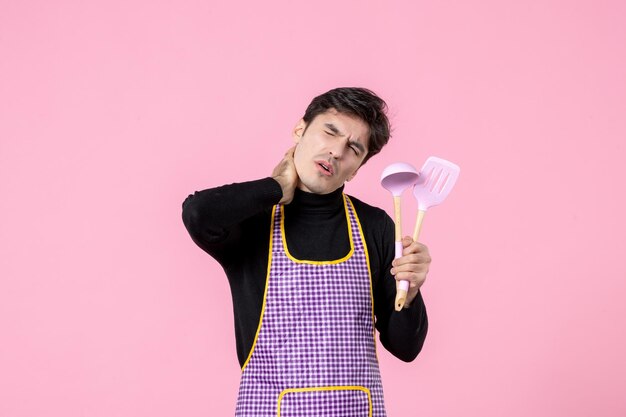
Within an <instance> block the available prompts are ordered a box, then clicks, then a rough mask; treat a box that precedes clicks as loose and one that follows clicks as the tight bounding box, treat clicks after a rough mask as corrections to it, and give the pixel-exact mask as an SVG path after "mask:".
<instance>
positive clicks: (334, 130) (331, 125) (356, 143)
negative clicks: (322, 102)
mask: <svg viewBox="0 0 626 417" xmlns="http://www.w3.org/2000/svg"><path fill="white" fill-rule="evenodd" d="M324 126H325V127H326V128H327V129H328V130H330V131H331V132H333V133H334V134H335V135H338V136H345V135H344V134H343V133H341V132H340V131H339V129H337V126H335V125H334V124H332V123H324ZM350 144H351V145H354V146H356V147H357V148H358V149H359V150H360V151H361V152H365V147H364V146H363V145H362V144H361V143H360V142H357V141H355V140H350Z"/></svg>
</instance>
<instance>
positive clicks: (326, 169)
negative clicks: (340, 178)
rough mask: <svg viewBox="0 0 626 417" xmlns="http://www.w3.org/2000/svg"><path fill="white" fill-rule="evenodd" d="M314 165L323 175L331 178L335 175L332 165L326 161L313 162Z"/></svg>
mask: <svg viewBox="0 0 626 417" xmlns="http://www.w3.org/2000/svg"><path fill="white" fill-rule="evenodd" d="M315 164H316V165H317V168H318V170H319V171H320V172H321V173H322V174H324V175H327V176H331V175H333V174H334V173H335V170H334V169H333V165H332V164H331V163H329V162H328V161H324V160H318V161H315Z"/></svg>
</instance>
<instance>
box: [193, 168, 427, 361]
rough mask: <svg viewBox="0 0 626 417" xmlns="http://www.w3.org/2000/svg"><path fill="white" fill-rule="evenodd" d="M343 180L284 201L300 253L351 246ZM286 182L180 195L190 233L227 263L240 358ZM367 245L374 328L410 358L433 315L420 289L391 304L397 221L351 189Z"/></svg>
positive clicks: (292, 242)
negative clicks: (399, 306) (403, 302)
mask: <svg viewBox="0 0 626 417" xmlns="http://www.w3.org/2000/svg"><path fill="white" fill-rule="evenodd" d="M342 193H343V187H341V188H339V189H338V190H336V191H334V192H332V193H330V194H324V195H320V194H311V193H307V192H304V191H301V190H298V189H296V191H295V195H294V198H293V201H292V202H291V203H290V204H288V205H286V206H285V216H284V222H285V223H284V224H285V235H286V240H287V246H288V247H289V251H290V252H291V254H292V255H293V256H294V257H295V258H298V259H308V260H313V261H328V260H333V259H339V258H342V257H343V256H345V255H346V254H347V253H348V251H349V249H350V243H349V237H348V224H347V222H346V216H345V211H344V207H343V199H342ZM281 198H282V189H281V187H280V185H279V184H278V182H276V181H275V180H274V179H272V178H264V179H261V180H256V181H250V182H244V183H237V184H230V185H224V186H221V187H217V188H211V189H208V190H203V191H196V192H195V193H194V194H193V195H189V197H187V199H186V200H185V201H184V202H183V213H182V217H183V222H184V224H185V227H186V228H187V231H188V232H189V234H190V235H191V238H192V239H193V241H194V242H195V243H196V244H197V245H198V246H199V247H200V248H202V249H203V250H204V251H205V252H207V253H208V254H209V255H211V256H212V257H213V258H215V259H216V260H217V261H218V262H219V263H220V265H221V266H222V267H223V268H224V271H225V272H226V276H227V277H228V281H229V283H230V289H231V293H232V298H233V309H234V317H235V337H236V343H237V357H238V359H239V364H240V365H241V366H243V364H244V362H245V360H246V359H247V357H248V354H249V353H250V349H251V348H252V343H253V342H254V336H255V334H256V331H257V327H258V325H259V319H260V316H261V309H262V306H263V294H264V290H265V280H266V275H267V267H268V265H267V261H268V250H269V242H270V236H269V233H270V223H271V215H272V207H273V206H274V205H275V204H278V202H279V201H280V199H281ZM350 199H351V201H352V203H353V204H354V209H355V210H356V213H357V215H358V216H359V220H360V222H361V227H362V229H363V235H364V237H365V243H366V245H367V249H368V254H369V258H370V259H369V261H370V269H371V273H372V288H373V293H374V314H375V316H376V329H377V330H378V332H379V333H380V341H381V343H382V344H383V346H384V347H385V348H386V349H387V350H388V351H389V352H391V353H392V354H393V355H394V356H396V357H397V358H399V359H401V360H403V361H406V362H409V361H412V360H413V359H415V357H416V356H417V354H418V353H419V352H420V350H421V348H422V345H423V343H424V339H425V337H426V332H427V330H428V319H427V316H426V308H425V306H424V301H423V299H422V295H421V293H418V295H417V297H416V298H415V299H414V300H413V302H412V303H411V306H410V307H408V308H405V309H403V310H402V311H399V312H397V311H395V310H394V301H395V295H396V283H395V279H394V278H393V276H392V275H391V273H390V270H391V262H392V261H393V257H394V224H393V221H392V220H391V218H390V217H389V216H388V215H387V213H385V212H384V211H383V210H381V209H379V208H376V207H373V206H370V205H367V204H365V203H363V202H361V201H359V200H358V199H356V198H354V197H350Z"/></svg>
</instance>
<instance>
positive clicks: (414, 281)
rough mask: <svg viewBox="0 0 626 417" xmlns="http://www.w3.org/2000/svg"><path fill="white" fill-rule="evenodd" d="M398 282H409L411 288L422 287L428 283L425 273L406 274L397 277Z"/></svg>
mask: <svg viewBox="0 0 626 417" xmlns="http://www.w3.org/2000/svg"><path fill="white" fill-rule="evenodd" d="M395 279H396V281H408V282H409V288H415V287H420V286H421V285H422V284H424V282H426V274H425V273H408V272H404V273H402V274H398V275H396V276H395Z"/></svg>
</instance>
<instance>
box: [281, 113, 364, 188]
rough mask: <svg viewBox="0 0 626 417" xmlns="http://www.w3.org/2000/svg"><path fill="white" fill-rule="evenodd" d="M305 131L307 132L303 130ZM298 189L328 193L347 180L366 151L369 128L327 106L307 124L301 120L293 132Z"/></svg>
mask: <svg viewBox="0 0 626 417" xmlns="http://www.w3.org/2000/svg"><path fill="white" fill-rule="evenodd" d="M305 130H306V132H305ZM293 137H294V140H295V142H296V144H297V146H296V150H295V153H294V163H295V165H296V171H297V172H298V176H299V177H300V181H299V183H298V188H300V189H301V190H303V191H307V192H310V193H315V194H328V193H331V192H333V191H335V190H336V189H337V188H339V187H341V186H342V185H343V184H344V182H346V181H350V180H351V179H352V178H354V176H355V175H356V173H357V170H358V169H359V167H360V166H361V163H362V162H363V160H364V159H365V156H366V155H367V150H368V140H369V139H368V138H369V128H368V126H367V124H366V123H365V122H364V121H363V120H361V119H359V118H358V117H354V116H350V115H346V114H343V113H339V112H337V111H336V110H335V109H329V110H327V111H326V112H325V113H322V114H319V115H317V116H316V117H315V118H314V119H313V120H312V121H311V122H310V123H309V125H308V127H307V125H306V123H304V120H300V122H298V124H297V125H296V127H295V128H294V131H293Z"/></svg>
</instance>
